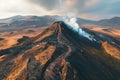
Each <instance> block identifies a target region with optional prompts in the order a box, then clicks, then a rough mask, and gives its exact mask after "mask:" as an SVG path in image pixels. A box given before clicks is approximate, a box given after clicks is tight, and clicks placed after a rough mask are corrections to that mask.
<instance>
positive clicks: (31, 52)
mask: <svg viewBox="0 0 120 80" xmlns="http://www.w3.org/2000/svg"><path fill="white" fill-rule="evenodd" d="M70 26H72V25H67V24H66V23H64V22H61V21H59V22H55V23H54V24H53V25H52V26H51V27H49V28H47V29H46V30H45V31H43V32H42V33H41V34H39V35H37V36H36V37H33V38H30V39H27V40H25V41H23V42H21V43H19V44H17V45H16V46H13V47H12V48H9V49H6V50H2V51H0V53H1V54H0V55H1V56H4V57H3V58H2V60H1V61H0V65H2V66H0V79H4V80H9V79H12V80H16V79H19V80H23V79H24V80H33V79H34V80H56V79H57V80H96V79H97V80H113V79H115V80H119V79H120V78H119V76H120V68H119V67H120V62H119V59H116V58H115V57H114V56H113V55H110V54H108V53H107V52H106V50H105V49H104V48H103V46H104V45H107V44H110V45H111V46H113V45H116V44H117V42H115V43H112V42H113V41H115V40H114V39H112V38H111V37H108V36H106V35H102V36H101V35H100V34H98V33H96V32H93V31H92V32H91V31H89V30H88V29H83V30H84V31H85V32H87V33H89V34H91V35H93V36H94V37H91V36H89V37H91V38H94V39H96V40H97V41H91V40H89V39H88V38H86V37H84V35H79V34H78V33H77V32H76V31H74V30H73V29H71V28H70ZM105 41H107V42H108V43H107V44H104V45H102V44H103V43H104V42H105ZM118 43H119V42H118ZM118 45H119V44H118ZM96 46H98V47H96ZM118 47H119V46H118ZM116 49H117V48H116ZM111 54H113V53H112V52H111ZM3 70H4V71H3ZM13 75H14V76H13Z"/></svg>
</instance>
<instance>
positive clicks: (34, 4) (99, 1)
mask: <svg viewBox="0 0 120 80" xmlns="http://www.w3.org/2000/svg"><path fill="white" fill-rule="evenodd" d="M119 3H120V0H109V1H108V0H0V15H1V16H0V18H3V17H9V16H14V15H40V16H42V15H68V16H77V17H83V18H86V19H101V18H109V17H113V16H120V7H119Z"/></svg>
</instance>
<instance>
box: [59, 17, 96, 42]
mask: <svg viewBox="0 0 120 80" xmlns="http://www.w3.org/2000/svg"><path fill="white" fill-rule="evenodd" d="M59 20H62V21H64V22H65V23H66V24H67V25H68V26H69V28H70V29H72V30H74V31H75V32H77V33H78V34H79V35H82V36H84V37H86V38H88V39H89V40H91V41H96V40H95V39H94V38H92V37H91V36H92V35H91V34H89V33H87V32H85V31H84V30H82V29H81V28H80V26H79V24H78V23H77V18H75V17H62V18H61V19H60V18H59Z"/></svg>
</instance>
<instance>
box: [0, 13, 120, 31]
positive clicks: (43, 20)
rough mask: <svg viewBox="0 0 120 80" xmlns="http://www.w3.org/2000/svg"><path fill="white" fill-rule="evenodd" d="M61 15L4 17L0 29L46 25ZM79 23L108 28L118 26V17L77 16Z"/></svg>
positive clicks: (119, 23)
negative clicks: (89, 18) (90, 17)
mask: <svg viewBox="0 0 120 80" xmlns="http://www.w3.org/2000/svg"><path fill="white" fill-rule="evenodd" d="M59 18H62V16H20V15H19V16H13V17H10V18H6V19H0V30H6V28H7V30H12V29H21V28H26V27H42V26H48V25H50V24H52V23H53V22H55V21H58V20H59ZM77 22H78V23H79V24H94V25H98V26H104V27H109V28H120V17H114V18H112V19H104V20H100V21H93V20H86V19H82V18H77Z"/></svg>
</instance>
